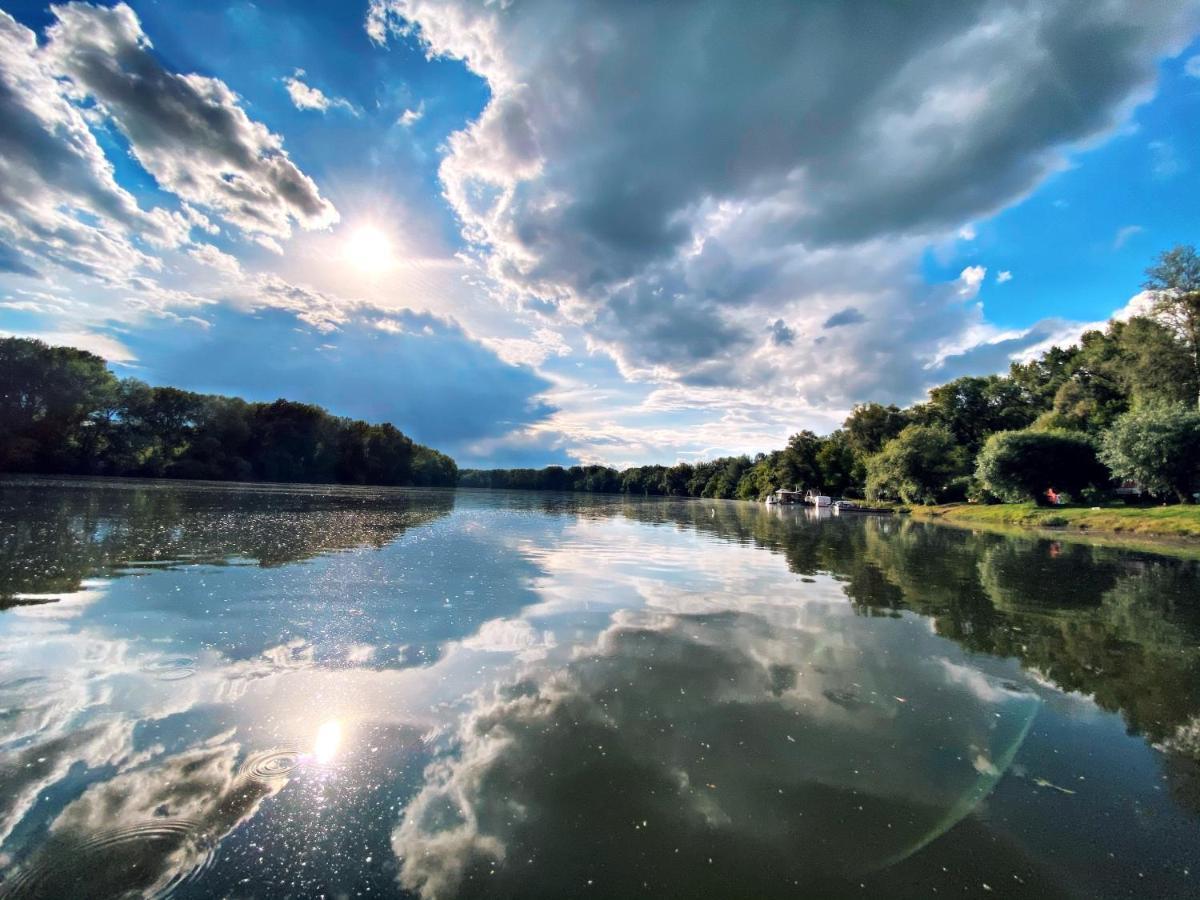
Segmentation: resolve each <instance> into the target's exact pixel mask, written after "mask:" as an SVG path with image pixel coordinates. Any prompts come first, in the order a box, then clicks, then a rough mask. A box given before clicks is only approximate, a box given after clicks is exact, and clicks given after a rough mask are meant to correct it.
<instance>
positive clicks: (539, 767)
mask: <svg viewBox="0 0 1200 900" xmlns="http://www.w3.org/2000/svg"><path fill="white" fill-rule="evenodd" d="M0 742H2V748H0V750H2V756H0V839H2V843H0V866H2V870H3V880H2V881H0V896H3V897H56V898H63V897H71V898H82V897H116V896H141V895H165V894H170V895H171V896H173V897H179V898H191V897H210V896H234V897H278V896H296V897H315V896H326V897H366V896H413V897H424V898H439V900H442V898H457V897H476V896H489V897H491V896H497V897H536V896H545V897H567V896H572V897H573V896H580V897H586V896H595V897H621V898H625V897H633V896H646V897H668V896H669V897H686V896H705V897H755V898H766V897H776V896H780V897H782V896H788V897H794V896H797V895H807V896H821V897H830V896H833V897H836V896H856V897H861V896H877V895H886V896H890V897H905V896H914V897H915V896H921V897H926V896H930V895H931V894H933V893H938V894H950V895H954V896H963V895H967V896H983V895H985V894H991V895H996V896H1029V897H1046V896H1087V897H1092V896H1114V897H1118V896H1128V897H1151V896H1153V897H1184V896H1196V895H1197V894H1198V893H1200V565H1198V564H1197V562H1195V561H1190V560H1186V559H1178V558H1171V557H1167V556H1158V555H1153V554H1148V553H1143V552H1132V551H1125V550H1118V549H1111V548H1101V547H1093V546H1088V545H1084V544H1079V543H1068V542H1057V541H1052V540H1047V539H1043V538H1038V537H1017V538H1013V537H1007V536H1000V535H993V534H980V533H971V532H968V531H962V530H956V529H953V528H948V527H944V526H939V525H932V524H922V523H919V522H913V521H908V520H902V519H899V518H896V519H891V518H877V517H871V516H863V515H858V516H841V517H835V516H830V515H828V514H825V515H821V516H816V515H815V513H813V512H807V511H805V510H803V509H798V508H783V509H768V508H765V507H763V506H759V505H755V504H750V503H737V502H731V501H708V500H667V499H655V498H647V499H641V498H624V497H615V496H583V495H557V494H536V493H499V492H498V493H491V492H484V491H479V492H474V491H458V492H457V493H455V492H452V491H432V490H431V491H406V490H374V489H358V488H335V487H329V488H326V487H310V486H305V487H287V486H277V485H259V486H234V485H212V484H187V483H172V484H163V483H157V482H134V481H121V480H113V481H97V480H91V481H88V480H80V481H65V480H64V481H43V480H37V481H35V480H20V479H8V480H4V481H0Z"/></svg>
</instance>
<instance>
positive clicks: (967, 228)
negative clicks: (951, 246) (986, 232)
mask: <svg viewBox="0 0 1200 900" xmlns="http://www.w3.org/2000/svg"><path fill="white" fill-rule="evenodd" d="M958 236H959V238H961V239H962V240H964V241H973V240H975V238H976V237H977V235H976V233H975V226H974V225H964V226H963V227H962V228H960V229H958Z"/></svg>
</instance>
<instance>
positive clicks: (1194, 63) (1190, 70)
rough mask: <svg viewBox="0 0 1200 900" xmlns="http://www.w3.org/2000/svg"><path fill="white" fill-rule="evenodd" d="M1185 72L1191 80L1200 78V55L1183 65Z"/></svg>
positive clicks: (1191, 57)
mask: <svg viewBox="0 0 1200 900" xmlns="http://www.w3.org/2000/svg"><path fill="white" fill-rule="evenodd" d="M1183 72H1184V74H1185V75H1187V76H1188V77H1190V78H1200V53H1198V54H1196V55H1195V56H1189V57H1188V58H1187V61H1186V62H1185V63H1184V64H1183Z"/></svg>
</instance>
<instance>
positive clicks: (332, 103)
mask: <svg viewBox="0 0 1200 900" xmlns="http://www.w3.org/2000/svg"><path fill="white" fill-rule="evenodd" d="M304 75H305V72H304V70H303V69H297V70H296V71H295V73H294V74H293V75H291V76H289V77H288V78H285V79H283V84H284V87H286V88H287V92H288V96H289V97H291V98H292V103H293V104H294V105H295V107H296V109H314V110H316V111H317V112H327V111H328V110H330V109H344V110H346V112H348V113H350V114H351V115H355V116H357V115H358V114H359V113H358V107H357V106H355V105H354V104H353V103H351V102H350V101H349V100H347V99H346V98H344V97H330V96H329V95H328V94H326V93H325V92H324V91H322V90H321V89H320V88H315V87H313V86H312V85H309V84H305V83H304V82H303V81H301V80H300V79H301V78H303V77H304Z"/></svg>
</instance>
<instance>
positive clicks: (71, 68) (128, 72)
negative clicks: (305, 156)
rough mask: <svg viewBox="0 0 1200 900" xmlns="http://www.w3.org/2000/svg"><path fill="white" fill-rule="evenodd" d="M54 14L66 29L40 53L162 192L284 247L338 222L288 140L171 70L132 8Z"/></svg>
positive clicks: (215, 90)
mask: <svg viewBox="0 0 1200 900" xmlns="http://www.w3.org/2000/svg"><path fill="white" fill-rule="evenodd" d="M53 11H54V14H55V16H56V17H57V20H58V21H57V22H56V23H55V24H54V25H51V26H50V27H49V28H48V29H47V30H46V36H47V41H46V46H45V49H44V50H43V51H42V52H41V53H40V54H39V55H40V56H43V57H44V59H45V61H46V64H47V65H49V66H50V67H52V69H53V71H54V72H55V73H56V74H58V75H61V76H63V77H65V78H66V79H67V82H66V86H65V88H66V90H67V91H68V93H69V95H70V96H72V97H74V98H77V99H80V100H83V99H91V100H93V101H94V102H95V103H96V105H97V109H98V110H99V112H101V113H102V114H104V115H106V116H107V117H109V118H110V119H111V120H112V121H113V122H114V123H115V124H116V126H117V127H118V128H119V129H120V130H121V131H122V132H123V133H124V135H125V137H126V138H127V139H128V141H129V145H130V150H131V152H132V154H133V156H134V158H135V159H136V160H137V161H138V162H139V163H140V164H141V165H142V167H143V168H145V169H146V171H147V172H149V173H150V174H151V175H152V176H153V177H154V179H155V181H156V182H157V183H158V185H159V187H161V188H163V189H164V190H167V191H170V192H171V193H173V194H175V195H177V196H178V197H179V198H181V199H182V200H185V201H187V202H189V203H191V204H194V205H196V206H199V207H201V208H202V209H204V210H208V211H211V212H213V213H215V214H216V215H218V216H220V217H221V218H222V219H224V220H225V221H226V222H228V223H230V224H232V225H235V226H236V227H238V228H239V229H241V230H242V231H244V232H247V233H249V234H252V235H266V236H269V237H272V238H275V239H281V238H286V237H288V236H290V235H291V232H292V225H293V223H296V224H299V225H300V226H301V227H302V228H306V229H312V228H325V227H327V226H329V225H332V224H333V223H335V222H336V221H337V220H338V214H337V211H336V210H335V209H334V208H333V205H332V204H330V203H329V201H328V200H326V199H325V198H324V197H322V196H321V194H320V191H319V190H318V189H317V185H316V183H315V182H313V180H312V179H311V178H309V177H308V176H307V175H305V174H304V173H303V172H301V171H300V169H299V168H298V167H297V166H296V165H295V163H293V162H292V161H291V159H290V158H289V157H288V154H287V152H286V151H285V150H284V149H283V141H282V140H281V139H280V137H279V136H278V135H276V134H273V133H272V132H271V131H269V130H268V129H267V128H266V126H264V125H262V124H261V123H258V122H255V121H253V120H252V119H250V117H249V116H247V115H246V113H245V111H244V110H243V109H242V107H241V104H240V101H239V98H238V96H237V95H236V94H235V93H234V92H233V91H232V90H230V88H229V87H228V86H227V85H226V84H225V83H224V82H223V81H220V80H219V79H216V78H207V77H205V76H202V75H194V74H193V75H181V74H177V73H174V72H171V71H169V70H167V69H166V68H164V67H163V65H162V64H161V63H160V62H159V60H158V59H157V58H156V57H155V55H154V54H153V53H152V49H151V44H150V39H149V38H148V37H147V35H146V34H145V32H143V31H142V28H141V23H140V22H139V21H138V18H137V16H136V15H135V14H134V12H133V10H132V9H130V8H129V7H128V6H126V5H124V4H120V5H118V6H115V7H113V8H111V9H108V8H102V7H96V6H91V5H87V4H83V3H70V4H66V5H64V6H55V7H53Z"/></svg>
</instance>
